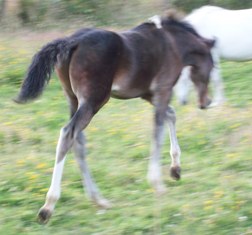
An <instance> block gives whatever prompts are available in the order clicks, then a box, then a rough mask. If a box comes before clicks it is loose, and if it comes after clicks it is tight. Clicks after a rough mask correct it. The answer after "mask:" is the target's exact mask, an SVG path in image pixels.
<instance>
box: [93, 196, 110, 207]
mask: <svg viewBox="0 0 252 235" xmlns="http://www.w3.org/2000/svg"><path fill="white" fill-rule="evenodd" d="M93 201H94V203H95V204H96V205H97V206H98V207H100V208H101V209H109V208H111V207H112V204H111V203H110V201H108V200H107V199H105V198H99V199H98V200H97V199H95V200H93Z"/></svg>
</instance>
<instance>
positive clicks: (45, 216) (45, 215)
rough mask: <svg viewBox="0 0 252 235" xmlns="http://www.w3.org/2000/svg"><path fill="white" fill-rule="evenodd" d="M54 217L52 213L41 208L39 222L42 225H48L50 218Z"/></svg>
mask: <svg viewBox="0 0 252 235" xmlns="http://www.w3.org/2000/svg"><path fill="white" fill-rule="evenodd" d="M51 215H52V212H51V211H50V210H48V209H44V208H41V209H40V210H39V213H38V222H39V223H40V224H46V223H47V222H48V221H49V219H50V217H51Z"/></svg>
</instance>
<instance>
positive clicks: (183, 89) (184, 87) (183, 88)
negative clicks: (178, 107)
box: [174, 66, 192, 105]
mask: <svg viewBox="0 0 252 235" xmlns="http://www.w3.org/2000/svg"><path fill="white" fill-rule="evenodd" d="M190 73H191V67H190V66H186V67H184V69H183V70H182V72H181V74H180V77H179V79H178V81H177V84H176V85H175V87H174V91H175V95H176V97H177V99H178V101H179V103H180V104H183V105H185V104H187V103H188V95H189V91H190V89H191V87H192V82H191V79H190V76H191V74H190Z"/></svg>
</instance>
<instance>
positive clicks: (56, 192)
mask: <svg viewBox="0 0 252 235" xmlns="http://www.w3.org/2000/svg"><path fill="white" fill-rule="evenodd" d="M70 146H71V142H69V141H67V139H66V133H65V131H64V128H62V129H61V131H60V137H59V141H58V145H57V149H56V159H55V163H54V169H53V175H52V181H51V186H50V188H49V190H48V193H47V196H46V202H45V204H44V206H43V207H42V208H41V209H40V211H43V210H48V211H50V213H52V211H53V210H54V207H55V205H56V202H57V201H58V199H59V198H60V192H61V188H60V185H61V179H62V174H63V169H64V163H65V155H66V152H67V151H68V149H69V147H70Z"/></svg>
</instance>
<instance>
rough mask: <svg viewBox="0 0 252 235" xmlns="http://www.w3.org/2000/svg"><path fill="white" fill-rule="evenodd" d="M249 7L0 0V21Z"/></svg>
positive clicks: (42, 22)
mask: <svg viewBox="0 0 252 235" xmlns="http://www.w3.org/2000/svg"><path fill="white" fill-rule="evenodd" d="M207 4H210V5H217V6H222V7H227V8H232V9H241V8H250V7H252V1H251V0H239V1H237V0H183V1H181V0H134V1H133V0H129V1H126V0H106V1H101V0H44V1H40V0H0V20H1V25H2V26H3V25H7V26H8V27H10V26H13V25H14V26H16V27H20V26H25V27H35V28H41V27H43V28H48V27H55V26H57V25H61V26H62V23H63V24H64V22H67V23H68V25H69V21H70V22H75V23H76V22H82V24H84V23H85V24H89V25H90V24H92V25H95V26H105V25H106V26H107V25H110V26H112V27H113V26H120V27H122V26H128V25H132V24H133V22H137V21H142V20H143V19H145V17H149V16H150V15H152V14H161V13H162V12H163V11H165V10H166V9H168V8H170V7H176V8H179V9H180V10H183V11H185V12H188V11H191V10H192V9H194V8H197V7H200V6H202V5H207Z"/></svg>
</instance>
